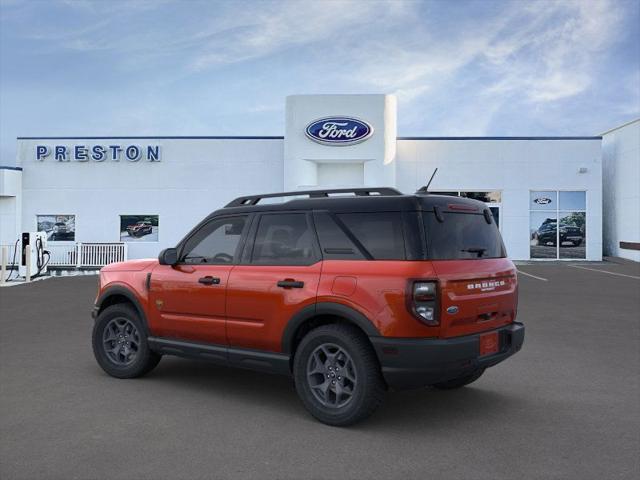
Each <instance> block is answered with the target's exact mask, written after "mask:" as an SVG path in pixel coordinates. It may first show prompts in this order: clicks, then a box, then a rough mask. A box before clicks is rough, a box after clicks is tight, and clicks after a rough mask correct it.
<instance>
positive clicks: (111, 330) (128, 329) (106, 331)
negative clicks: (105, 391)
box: [92, 303, 161, 378]
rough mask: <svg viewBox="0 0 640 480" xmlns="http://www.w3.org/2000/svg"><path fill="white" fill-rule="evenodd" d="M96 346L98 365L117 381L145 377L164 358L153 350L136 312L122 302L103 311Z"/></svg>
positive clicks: (94, 339)
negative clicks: (118, 379)
mask: <svg viewBox="0 0 640 480" xmlns="http://www.w3.org/2000/svg"><path fill="white" fill-rule="evenodd" d="M109 337H113V338H112V339H109ZM92 345H93V354H94V356H95V357H96V360H97V361H98V365H100V367H102V369H103V370H104V371H105V372H107V373H108V374H109V375H111V376H112V377H116V378H135V377H141V376H142V375H144V374H146V373H148V372H150V371H151V370H153V369H154V368H155V366H156V365H158V362H159V361H160V358H161V355H159V354H157V353H155V352H153V351H151V349H150V348H149V345H148V343H147V334H146V328H145V326H144V324H143V323H142V320H140V317H139V315H138V313H137V312H136V310H135V309H134V308H133V307H132V306H130V305H127V304H122V303H120V304H116V305H111V306H110V307H107V308H105V309H104V310H103V311H102V312H100V314H99V315H98V318H96V322H95V324H94V326H93V335H92ZM109 347H113V348H109ZM118 347H120V348H118Z"/></svg>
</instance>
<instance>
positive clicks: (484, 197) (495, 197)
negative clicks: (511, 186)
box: [431, 190, 502, 228]
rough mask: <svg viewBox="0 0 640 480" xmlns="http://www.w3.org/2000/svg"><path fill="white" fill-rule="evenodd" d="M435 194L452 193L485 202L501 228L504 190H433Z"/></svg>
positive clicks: (453, 195) (451, 194)
mask: <svg viewBox="0 0 640 480" xmlns="http://www.w3.org/2000/svg"><path fill="white" fill-rule="evenodd" d="M431 193H432V194H433V195H450V196H452V197H464V198H471V199H473V200H479V201H481V202H484V203H485V204H486V205H487V207H489V210H491V214H492V215H493V218H494V220H495V221H496V225H497V226H498V228H500V208H501V207H502V192H501V191H500V190H493V191H489V192H464V191H448V192H431Z"/></svg>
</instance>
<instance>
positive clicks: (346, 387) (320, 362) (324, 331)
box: [293, 325, 385, 426]
mask: <svg viewBox="0 0 640 480" xmlns="http://www.w3.org/2000/svg"><path fill="white" fill-rule="evenodd" d="M293 371H294V377H295V383H296V390H297V391H298V395H299V396H300V399H301V400H302V403H303V404H304V406H305V407H306V408H307V410H308V411H309V412H310V413H311V415H313V416H314V417H315V418H316V419H318V420H320V421H321V422H322V423H326V424H327V425H335V426H346V425H351V424H354V423H356V422H358V421H360V420H363V419H365V418H367V417H368V416H370V415H371V414H372V413H373V412H374V411H375V410H376V409H377V408H378V406H379V405H380V403H381V402H382V399H383V396H384V391H385V385H384V381H383V380H382V375H381V373H380V367H379V365H378V361H377V358H376V355H375V352H374V351H373V349H372V347H371V345H370V344H369V343H368V341H367V338H366V337H365V336H364V335H363V334H362V332H360V331H359V330H358V329H356V328H355V327H351V326H348V325H324V326H321V327H318V328H316V329H314V330H312V331H311V332H309V333H308V334H307V335H306V336H305V337H304V338H303V339H302V342H301V343H300V345H299V347H298V349H297V352H296V355H295V358H294V365H293Z"/></svg>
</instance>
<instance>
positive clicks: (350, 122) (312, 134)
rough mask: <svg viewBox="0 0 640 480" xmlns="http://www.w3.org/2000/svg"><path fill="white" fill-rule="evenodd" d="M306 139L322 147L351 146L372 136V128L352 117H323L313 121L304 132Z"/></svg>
mask: <svg viewBox="0 0 640 480" xmlns="http://www.w3.org/2000/svg"><path fill="white" fill-rule="evenodd" d="M305 132H306V134H307V137H309V138H310V139H311V140H313V141H314V142H318V143H322V144H323V145H353V144H355V143H360V142H363V141H365V140H366V139H367V138H369V137H370V136H371V135H373V127H372V126H371V125H369V124H368V123H367V122H364V121H362V120H358V119H357V118H352V117H325V118H319V119H318V120H314V121H313V122H311V123H310V124H309V125H307V128H306V130H305Z"/></svg>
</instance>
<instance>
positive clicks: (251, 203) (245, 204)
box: [214, 187, 486, 214]
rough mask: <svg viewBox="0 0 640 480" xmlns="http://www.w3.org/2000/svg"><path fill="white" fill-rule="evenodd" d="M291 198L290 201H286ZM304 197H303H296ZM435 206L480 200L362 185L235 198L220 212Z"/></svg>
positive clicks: (474, 204) (474, 205)
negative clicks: (406, 193)
mask: <svg viewBox="0 0 640 480" xmlns="http://www.w3.org/2000/svg"><path fill="white" fill-rule="evenodd" d="M279 197H282V198H283V199H285V201H282V202H279V203H261V201H262V200H264V199H273V198H279ZM287 197H292V199H291V200H286V198H287ZM300 197H304V198H300ZM436 206H437V207H439V208H440V209H442V210H443V211H465V210H466V211H475V212H477V213H480V212H482V211H483V210H484V209H485V208H486V206H485V204H484V203H483V202H480V201H478V200H472V199H469V198H462V197H453V196H449V195H431V194H411V195H405V194H403V193H402V192H400V191H398V190H395V189H393V188H386V187H385V188H362V189H337V190H305V191H298V192H284V193H269V194H263V195H251V196H245V197H238V198H237V199H235V200H233V201H232V202H230V203H229V204H227V206H225V207H224V208H222V209H220V210H217V211H216V212H214V214H220V213H249V212H270V211H292V210H328V211H334V212H372V211H375V212H380V211H390V212H399V211H417V210H433V208H434V207H436Z"/></svg>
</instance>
